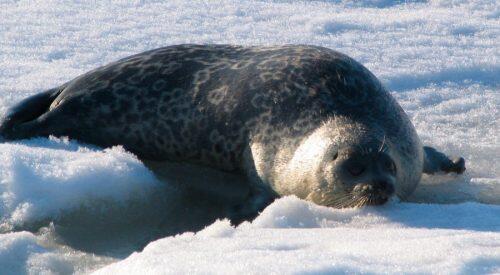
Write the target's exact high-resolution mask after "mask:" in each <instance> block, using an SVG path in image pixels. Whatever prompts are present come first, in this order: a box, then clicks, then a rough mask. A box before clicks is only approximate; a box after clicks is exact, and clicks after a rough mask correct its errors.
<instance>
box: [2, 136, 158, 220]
mask: <svg viewBox="0 0 500 275" xmlns="http://www.w3.org/2000/svg"><path fill="white" fill-rule="evenodd" d="M0 159H2V160H3V161H2V162H0V194H1V197H0V222H1V223H0V228H2V229H3V230H7V229H9V228H14V227H22V226H29V225H30V224H33V223H37V222H41V221H45V220H53V219H57V218H58V217H59V215H61V214H64V212H72V211H75V212H76V211H78V212H80V214H82V213H81V212H83V211H88V212H93V213H94V212H105V211H110V212H111V211H112V212H118V211H117V209H112V208H113V207H114V208H121V209H119V210H121V211H123V210H124V209H127V208H130V207H129V205H131V204H134V202H135V203H137V202H140V201H146V200H148V199H149V196H148V195H151V193H152V192H154V191H155V190H154V189H155V187H156V186H157V184H158V182H157V179H156V178H155V177H154V175H153V174H152V173H151V172H150V171H149V170H147V169H146V168H145V167H144V165H143V164H142V163H141V162H140V161H139V160H138V159H137V158H136V157H135V156H133V155H132V154H130V153H127V152H125V150H123V149H122V148H121V147H114V148H109V149H105V150H97V149H96V148H92V147H86V146H82V145H79V144H77V143H75V142H70V141H68V140H67V139H57V138H50V139H43V138H38V139H32V140H29V141H24V142H21V143H3V144H0ZM66 214H67V213H66ZM80 218H81V217H80Z"/></svg>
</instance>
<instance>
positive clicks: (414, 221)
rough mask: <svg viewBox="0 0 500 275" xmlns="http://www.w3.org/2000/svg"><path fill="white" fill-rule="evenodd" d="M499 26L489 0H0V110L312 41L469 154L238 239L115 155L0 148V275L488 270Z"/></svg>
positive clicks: (280, 204)
mask: <svg viewBox="0 0 500 275" xmlns="http://www.w3.org/2000/svg"><path fill="white" fill-rule="evenodd" d="M499 26H500V6H498V4H497V3H496V1H493V0H490V1H481V0H471V1H465V0H464V1H448V0H441V1H437V0H431V1H389V0H374V1H369V0H363V1H353V2H349V1H340V0H339V1H335V0H328V1H224V0H223V1H99V2H95V1H94V2H84V1H74V2H69V1H43V3H42V2H33V1H23V0H21V1H0V115H2V114H3V113H5V111H6V110H7V108H9V107H10V106H12V105H13V104H15V103H16V102H18V101H19V100H21V99H23V98H25V97H27V96H29V95H32V94H35V93H38V92H41V91H43V90H45V89H48V88H51V87H54V86H56V85H59V84H61V83H63V82H65V81H68V80H71V79H72V78H74V77H76V76H78V75H79V74H81V73H84V72H86V71H88V70H90V69H92V68H95V67H97V66H99V65H103V64H105V63H108V62H111V61H113V60H116V59H118V58H121V57H125V56H127V55H130V54H134V53H138V52H141V51H144V50H148V49H152V48H157V47H161V46H165V45H171V44H178V43H186V42H189V43H233V44H243V45H272V44H286V43H294V44H314V45H321V46H325V47H329V48H332V49H336V50H339V51H341V52H344V53H346V54H348V55H350V56H352V57H353V58H355V59H356V60H358V61H360V62H361V63H363V64H364V65H365V66H366V67H368V68H369V69H370V70H371V71H372V72H373V73H374V74H375V75H377V76H378V77H379V78H380V79H381V80H382V82H383V83H384V84H385V85H386V86H387V87H388V88H389V89H390V90H391V91H393V95H394V97H396V99H397V100H398V101H399V102H400V104H401V105H402V107H403V109H404V110H405V111H406V112H407V113H408V115H409V116H410V118H411V119H412V121H413V123H414V125H415V127H416V128H417V131H418V133H419V135H420V137H421V139H422V141H423V142H424V143H425V144H428V145H432V146H435V147H437V148H438V149H440V150H442V151H445V152H448V153H450V154H452V155H461V156H464V157H465V158H466V160H467V171H466V173H465V174H464V175H462V176H453V175H451V176H446V175H437V176H432V177H427V176H426V177H424V179H423V183H422V185H421V186H420V188H419V189H417V191H416V193H415V194H414V196H413V197H412V198H411V199H410V202H401V203H398V202H391V203H390V204H388V205H385V206H382V207H372V208H364V209H344V210H338V209H327V208H324V207H319V206H315V205H312V204H310V203H308V202H304V201H301V200H298V199H296V198H294V197H287V198H283V199H280V200H278V201H276V202H275V203H273V204H272V205H271V206H269V207H268V208H267V209H266V210H265V211H264V212H263V213H262V214H261V215H260V216H259V217H258V218H257V219H256V220H255V221H253V222H252V223H245V224H243V225H241V226H239V227H237V228H234V227H231V226H230V225H229V224H228V222H227V221H224V220H223V221H216V222H215V223H213V221H214V218H215V217H218V215H219V214H220V209H221V208H222V207H223V206H214V204H213V202H208V201H196V203H193V201H192V199H190V198H189V196H186V195H185V194H181V193H180V192H179V191H178V190H173V189H171V188H170V187H169V186H168V185H166V184H165V183H162V182H159V181H158V180H157V179H156V178H155V177H154V175H153V174H152V173H151V172H149V171H148V169H147V168H146V167H145V166H144V165H143V164H142V163H141V162H140V161H139V160H138V159H137V158H136V157H135V156H133V155H131V154H129V153H127V152H125V151H124V150H123V149H121V148H120V147H115V148H108V149H104V150H102V149H98V148H95V147H93V146H91V145H85V144H79V143H76V142H74V141H68V140H66V139H58V138H50V139H32V140H26V141H18V142H9V143H1V144H0V160H1V162H0V274H23V273H27V274H33V273H35V274H39V273H45V274H51V273H59V274H60V273H62V274H67V273H89V272H92V271H96V270H98V271H97V272H98V273H103V274H109V273H117V272H118V273H140V274H143V273H145V272H148V271H150V272H154V273H175V274H178V273H217V274H219V273H223V274H224V273H231V274H234V273H243V272H244V273H320V274H321V273H322V274H327V273H345V272H354V273H445V274H450V273H463V274H471V273H500V221H499V218H498V217H500V206H499V204H500V164H499V162H498V160H499V156H500V131H499V129H500V113H499V106H500V92H499V91H500V81H499V78H498V76H499V75H500V60H499V58H500V42H499V41H500V40H499V34H500V27H499ZM209 210H210V211H209ZM212 223H213V224H212ZM210 224H211V225H210ZM205 226H208V227H206V228H205V229H203V230H202V231H199V230H200V229H202V228H203V227H205ZM185 231H193V232H196V231H199V232H198V233H183V234H180V235H175V234H179V233H182V232H185ZM166 235H172V236H171V237H165V236H166ZM146 244H147V246H146V247H145V248H144V249H142V247H143V246H145V245H146ZM134 251H137V252H134ZM100 268H103V269H100Z"/></svg>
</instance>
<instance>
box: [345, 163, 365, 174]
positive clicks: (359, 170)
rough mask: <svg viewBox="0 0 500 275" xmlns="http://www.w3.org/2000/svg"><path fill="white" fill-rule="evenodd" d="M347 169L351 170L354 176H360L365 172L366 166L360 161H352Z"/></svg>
mask: <svg viewBox="0 0 500 275" xmlns="http://www.w3.org/2000/svg"><path fill="white" fill-rule="evenodd" d="M347 171H349V174H351V175H353V176H359V175H361V174H363V172H364V171H365V168H364V167H363V166H362V165H361V164H360V163H350V164H349V165H348V166H347Z"/></svg>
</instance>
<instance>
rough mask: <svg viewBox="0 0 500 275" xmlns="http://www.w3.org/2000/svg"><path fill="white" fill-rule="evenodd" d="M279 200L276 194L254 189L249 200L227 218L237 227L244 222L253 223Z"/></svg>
mask: <svg viewBox="0 0 500 275" xmlns="http://www.w3.org/2000/svg"><path fill="white" fill-rule="evenodd" d="M277 198H278V196H277V195H276V194H274V192H272V191H269V190H267V189H266V188H253V189H252V190H251V191H250V193H249V195H248V197H247V199H246V200H245V201H243V202H241V203H240V204H237V205H235V206H234V207H232V208H231V209H230V210H229V213H228V214H227V216H228V218H229V220H231V224H232V225H235V226H236V225H239V224H241V223H242V222H244V221H252V220H253V219H255V218H256V217H257V216H258V215H259V214H260V212H262V211H263V210H264V209H265V208H266V207H267V206H268V205H270V204H271V203H272V202H273V201H274V200H275V199H277Z"/></svg>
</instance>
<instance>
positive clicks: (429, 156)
mask: <svg viewBox="0 0 500 275" xmlns="http://www.w3.org/2000/svg"><path fill="white" fill-rule="evenodd" d="M464 171H465V160H464V158H462V157H461V158H455V159H453V160H452V159H450V158H449V157H448V156H446V155H445V154H443V153H441V152H439V151H437V150H436V149H434V148H432V147H428V146H424V171H423V172H424V173H425V174H434V173H436V172H444V173H451V172H455V173H457V174H462V173H463V172H464Z"/></svg>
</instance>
